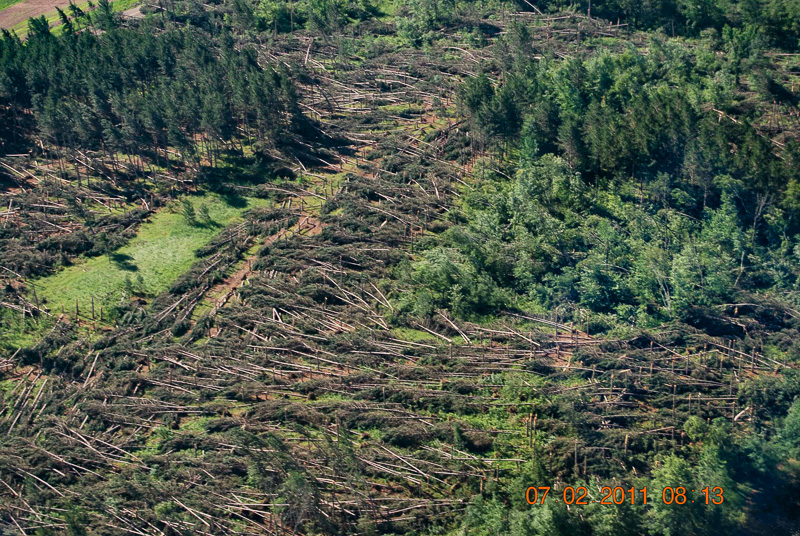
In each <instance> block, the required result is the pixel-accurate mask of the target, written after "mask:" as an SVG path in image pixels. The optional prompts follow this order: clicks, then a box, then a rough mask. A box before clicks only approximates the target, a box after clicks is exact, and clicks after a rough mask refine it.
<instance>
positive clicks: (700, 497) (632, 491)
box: [525, 486, 725, 505]
mask: <svg viewBox="0 0 800 536" xmlns="http://www.w3.org/2000/svg"><path fill="white" fill-rule="evenodd" d="M550 491H551V487H550V486H531V487H529V488H528V489H527V490H526V491H525V500H526V501H528V504H532V505H533V504H536V505H542V504H544V501H545V500H546V499H547V497H548V495H549V496H550V499H549V500H553V501H555V502H557V503H558V502H563V503H564V504H567V505H573V504H575V505H588V504H592V503H597V504H605V505H614V504H622V503H624V502H629V503H630V504H634V505H635V504H647V494H648V491H647V486H645V487H643V488H639V489H636V488H634V487H630V488H623V487H622V486H616V487H613V488H612V487H611V486H603V487H601V488H600V494H599V496H597V495H593V494H590V492H589V490H588V489H587V488H586V487H584V486H579V487H572V486H567V487H566V488H564V490H563V491H561V492H560V493H559V492H553V493H552V494H551V493H550ZM660 499H661V502H663V503H664V504H692V503H700V504H722V503H723V502H724V501H725V497H724V490H723V489H722V488H721V487H719V486H716V487H710V486H706V487H705V488H703V489H700V490H694V489H687V488H685V487H683V486H676V487H670V486H668V487H665V488H663V489H662V490H661V497H660ZM656 500H658V499H656ZM651 501H652V495H651Z"/></svg>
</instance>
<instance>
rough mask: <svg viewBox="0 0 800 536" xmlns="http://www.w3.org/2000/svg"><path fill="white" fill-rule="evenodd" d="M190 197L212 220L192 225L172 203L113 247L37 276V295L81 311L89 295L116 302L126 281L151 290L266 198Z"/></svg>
mask: <svg viewBox="0 0 800 536" xmlns="http://www.w3.org/2000/svg"><path fill="white" fill-rule="evenodd" d="M189 199H191V200H192V202H193V204H194V205H195V207H196V208H198V207H199V206H200V205H202V204H205V205H207V206H208V209H209V213H210V216H211V220H212V221H213V222H214V225H205V226H197V225H190V224H189V223H188V222H187V221H186V219H185V218H184V217H183V215H182V214H181V213H180V205H179V204H175V205H173V206H171V207H168V208H166V209H164V210H162V211H160V212H158V213H157V214H156V215H155V216H153V217H152V218H151V220H150V221H148V222H146V223H144V224H143V225H142V227H141V229H140V231H139V234H138V235H137V236H136V238H134V239H133V240H131V241H130V242H129V243H128V244H126V245H125V246H123V247H121V248H120V249H118V250H117V251H115V252H114V253H111V254H109V255H103V256H101V257H94V258H91V259H85V260H79V261H78V262H76V263H75V264H73V265H72V266H69V267H67V268H65V269H63V270H61V271H60V272H58V273H56V274H54V275H52V276H49V277H46V278H44V279H40V280H38V281H36V283H35V284H36V290H37V293H38V296H39V299H42V298H44V299H46V300H47V306H48V307H49V308H50V310H51V311H53V312H54V313H60V312H61V308H62V306H63V307H64V309H65V310H66V311H68V312H73V311H74V310H75V300H76V299H77V300H78V304H79V307H80V308H81V309H82V310H83V311H84V313H85V312H88V311H89V308H90V307H91V299H92V297H94V301H95V307H99V306H103V307H106V308H107V307H109V306H111V305H115V304H118V303H120V300H121V299H122V293H123V289H125V288H126V286H127V287H129V288H132V289H133V290H134V291H136V293H137V294H140V295H143V296H155V295H157V294H159V293H160V292H163V291H164V290H166V289H167V288H169V285H170V284H171V283H172V282H173V281H174V280H175V279H176V278H177V277H178V276H180V275H181V274H182V273H184V272H185V271H186V270H188V269H189V268H190V267H191V266H192V264H193V263H194V262H195V261H197V257H196V256H195V253H194V252H195V251H196V250H197V249H198V248H199V247H201V246H203V245H205V244H206V243H208V242H209V241H210V240H211V238H213V237H214V236H215V235H216V234H217V233H219V232H220V231H221V230H222V228H223V227H224V226H227V225H230V224H232V223H235V222H236V221H239V220H241V215H242V214H243V213H244V212H245V211H246V210H247V209H250V208H253V207H255V206H259V205H263V204H265V203H266V201H264V200H262V199H257V198H246V203H241V204H237V205H236V206H232V205H231V204H228V203H227V202H226V201H225V200H224V199H223V198H222V197H220V196H218V195H216V194H207V195H205V196H204V197H202V198H200V197H191V198H189ZM128 295H130V293H128Z"/></svg>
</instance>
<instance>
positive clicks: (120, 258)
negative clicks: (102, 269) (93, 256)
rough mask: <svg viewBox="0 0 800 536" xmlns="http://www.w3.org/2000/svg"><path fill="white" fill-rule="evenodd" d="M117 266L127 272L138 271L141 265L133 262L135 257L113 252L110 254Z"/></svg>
mask: <svg viewBox="0 0 800 536" xmlns="http://www.w3.org/2000/svg"><path fill="white" fill-rule="evenodd" d="M108 257H109V258H110V259H111V262H113V263H114V264H115V265H116V266H117V268H119V269H120V270H125V271H126V272H138V271H139V267H138V266H136V265H135V264H133V257H131V256H130V255H127V254H125V253H111V254H109V255H108Z"/></svg>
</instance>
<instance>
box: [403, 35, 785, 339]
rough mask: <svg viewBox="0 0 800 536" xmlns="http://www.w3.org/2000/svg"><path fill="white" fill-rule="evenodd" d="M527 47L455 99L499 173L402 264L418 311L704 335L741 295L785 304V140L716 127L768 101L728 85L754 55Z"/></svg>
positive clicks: (748, 128) (743, 118)
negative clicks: (553, 313) (530, 314)
mask: <svg viewBox="0 0 800 536" xmlns="http://www.w3.org/2000/svg"><path fill="white" fill-rule="evenodd" d="M525 32H526V31H525V30H524V29H523V28H519V29H517V30H516V31H515V32H512V35H511V37H510V38H509V40H508V42H507V43H506V45H505V47H504V48H505V51H506V52H505V54H500V56H499V59H498V60H497V62H496V63H495V64H494V65H493V66H490V67H489V71H488V73H487V74H482V75H480V76H477V77H475V78H473V79H471V80H470V81H469V82H468V83H467V84H465V86H464V88H463V90H462V92H461V96H460V103H461V107H462V110H463V112H464V113H465V114H466V116H467V117H468V122H469V124H468V128H470V134H471V138H472V143H473V147H475V148H476V150H478V151H480V150H490V151H493V152H494V154H497V155H498V156H500V155H501V154H503V153H505V158H504V159H503V161H501V162H499V163H498V162H495V163H492V162H489V161H488V160H486V161H485V162H484V169H483V171H481V172H480V173H481V176H482V177H483V178H485V179H486V182H485V183H484V184H482V185H481V188H478V189H476V190H475V191H474V192H470V193H468V194H467V195H465V197H464V203H463V206H462V208H463V211H462V212H461V213H460V215H459V218H460V219H461V220H462V221H463V223H464V225H462V226H458V227H454V228H453V229H451V230H450V231H448V232H447V233H445V234H444V235H443V236H442V237H441V238H440V239H438V241H433V242H431V243H430V244H429V245H430V249H429V250H428V251H427V252H426V253H425V254H424V256H423V258H422V259H420V260H419V261H418V262H416V263H415V265H414V266H413V269H412V272H411V273H410V277H411V278H412V279H414V280H415V281H417V283H418V285H419V289H420V290H419V292H418V295H417V296H416V298H415V300H414V307H416V308H417V309H418V310H419V312H424V311H422V309H426V308H434V307H444V306H447V307H450V308H451V309H452V310H453V311H455V312H457V313H459V314H460V315H461V316H463V317H470V316H475V315H483V314H490V313H493V312H496V311H498V310H501V309H503V308H509V307H522V308H533V309H541V310H552V309H553V308H555V307H557V306H561V307H564V308H566V309H571V310H573V311H574V310H577V309H579V308H583V309H587V310H589V311H590V312H593V313H596V314H595V315H594V316H593V318H594V319H595V321H596V322H598V326H597V327H596V328H595V329H611V328H613V327H614V326H616V325H618V323H620V322H621V323H622V325H626V326H630V325H636V326H640V327H645V326H652V325H659V324H660V323H662V322H664V321H667V320H670V319H679V320H684V321H687V322H690V323H693V324H695V325H706V324H704V323H708V322H709V318H712V317H715V316H716V315H717V314H716V313H715V312H714V310H715V308H716V310H717V311H720V310H721V309H719V306H721V305H722V304H726V303H734V302H735V300H736V299H737V297H743V296H746V295H748V294H750V293H756V292H759V293H768V294H770V295H773V296H775V295H779V296H780V297H781V299H785V300H787V301H788V302H789V303H792V304H793V303H795V302H796V301H797V295H796V293H795V290H794V288H795V284H796V282H797V281H798V276H799V275H800V273H798V271H797V270H796V269H795V266H796V262H797V256H796V255H797V253H796V251H795V249H794V248H795V246H796V244H797V243H798V242H797V233H798V231H800V226H799V224H800V220H798V217H797V211H796V208H797V206H798V199H797V182H796V178H795V175H796V173H795V170H796V162H797V161H798V156H800V152H798V145H797V142H796V140H795V138H794V137H793V135H788V136H787V137H786V140H785V143H780V144H774V143H773V141H771V139H770V137H769V136H767V135H764V134H763V133H762V132H761V131H760V130H759V129H758V128H756V126H755V124H754V123H756V122H757V121H758V120H759V118H758V115H757V113H755V112H753V113H751V114H750V116H747V115H744V114H740V115H739V116H738V117H739V119H735V118H734V119H731V118H730V117H729V116H728V115H726V112H725V111H730V110H734V111H736V110H738V109H740V108H745V109H757V106H758V100H759V99H763V100H766V99H770V100H772V99H776V100H777V99H778V98H779V97H778V96H777V95H778V94H779V93H780V90H781V89H785V88H782V86H781V85H780V84H779V83H778V82H776V81H775V79H774V78H773V77H772V75H773V74H774V73H772V71H770V70H768V69H766V67H765V66H764V64H763V63H762V64H761V67H762V68H763V69H757V70H756V71H757V72H758V73H759V74H755V75H753V76H751V78H750V81H749V83H750V87H753V85H754V84H755V83H756V82H758V81H759V80H760V81H761V83H762V87H763V88H764V89H763V93H762V95H761V96H759V97H757V98H754V97H748V98H750V99H751V101H750V102H744V100H743V99H742V97H741V94H740V88H739V86H738V85H737V83H736V77H737V76H744V75H741V74H737V73H743V72H752V71H751V70H752V69H753V62H759V61H760V60H758V59H756V58H755V57H754V56H747V57H736V56H732V55H728V56H723V55H718V54H716V49H715V48H713V46H712V45H713V44H708V43H706V44H701V45H700V46H699V48H698V49H697V50H696V51H695V52H694V53H691V52H690V51H689V50H687V49H686V48H685V47H683V46H682V45H678V44H664V43H661V42H659V41H658V40H654V41H652V42H651V44H650V47H649V51H648V54H647V55H643V54H641V53H639V52H637V51H635V50H633V49H631V50H628V51H626V52H622V53H600V54H597V55H595V56H592V57H586V58H575V59H570V60H566V61H552V60H548V59H543V60H542V61H537V60H531V59H530V57H531V53H530V47H529V45H528V43H529V42H530V40H529V39H528V38H527V36H526V35H525ZM718 44H719V45H720V46H723V47H724V46H728V45H726V44H724V43H718ZM704 47H707V48H704ZM734 48H737V47H734ZM489 76H492V77H497V78H502V80H503V82H502V83H492V81H490V78H489ZM775 88H778V89H777V90H776V89H775ZM780 94H783V93H780ZM785 95H786V97H785V102H786V103H787V106H793V99H794V97H793V96H791V95H790V92H789V91H788V90H786V91H785ZM752 99H755V101H756V102H755V103H754V102H752ZM714 110H717V111H714ZM581 314H582V313H581ZM576 321H577V316H576ZM729 328H730V326H729V327H728V328H724V329H726V330H727V329H729ZM720 329H723V328H722V327H720ZM733 329H734V331H736V330H740V329H741V328H733Z"/></svg>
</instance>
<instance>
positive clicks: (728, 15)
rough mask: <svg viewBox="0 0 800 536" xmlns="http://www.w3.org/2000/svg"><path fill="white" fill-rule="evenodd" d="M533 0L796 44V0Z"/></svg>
mask: <svg viewBox="0 0 800 536" xmlns="http://www.w3.org/2000/svg"><path fill="white" fill-rule="evenodd" d="M515 4H516V5H517V7H518V8H519V9H520V10H523V11H532V10H533V6H532V5H531V3H528V2H526V1H525V0H515ZM533 4H535V5H536V6H537V7H538V8H539V9H540V10H543V11H548V10H549V11H558V10H562V9H574V10H576V11H578V12H580V13H584V14H587V15H590V16H592V17H600V18H604V19H607V20H612V21H615V22H616V21H617V20H620V21H622V22H627V23H629V24H631V25H632V26H634V27H636V28H638V29H648V30H661V31H663V32H664V33H667V34H668V35H686V36H697V35H699V34H701V33H702V32H703V31H704V30H708V29H712V30H716V31H718V32H719V31H721V30H722V29H723V28H725V27H726V26H728V27H730V28H749V29H753V30H755V31H757V32H758V33H759V34H760V35H762V36H763V37H764V38H765V39H766V40H768V41H769V42H770V43H771V44H772V45H775V46H780V47H787V48H796V47H797V46H798V38H800V5H798V3H797V2H794V1H793V0H723V1H721V2H720V1H715V0H661V1H658V2H631V1H629V0H600V1H597V0H595V1H591V0H577V1H575V0H544V1H538V2H533Z"/></svg>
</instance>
